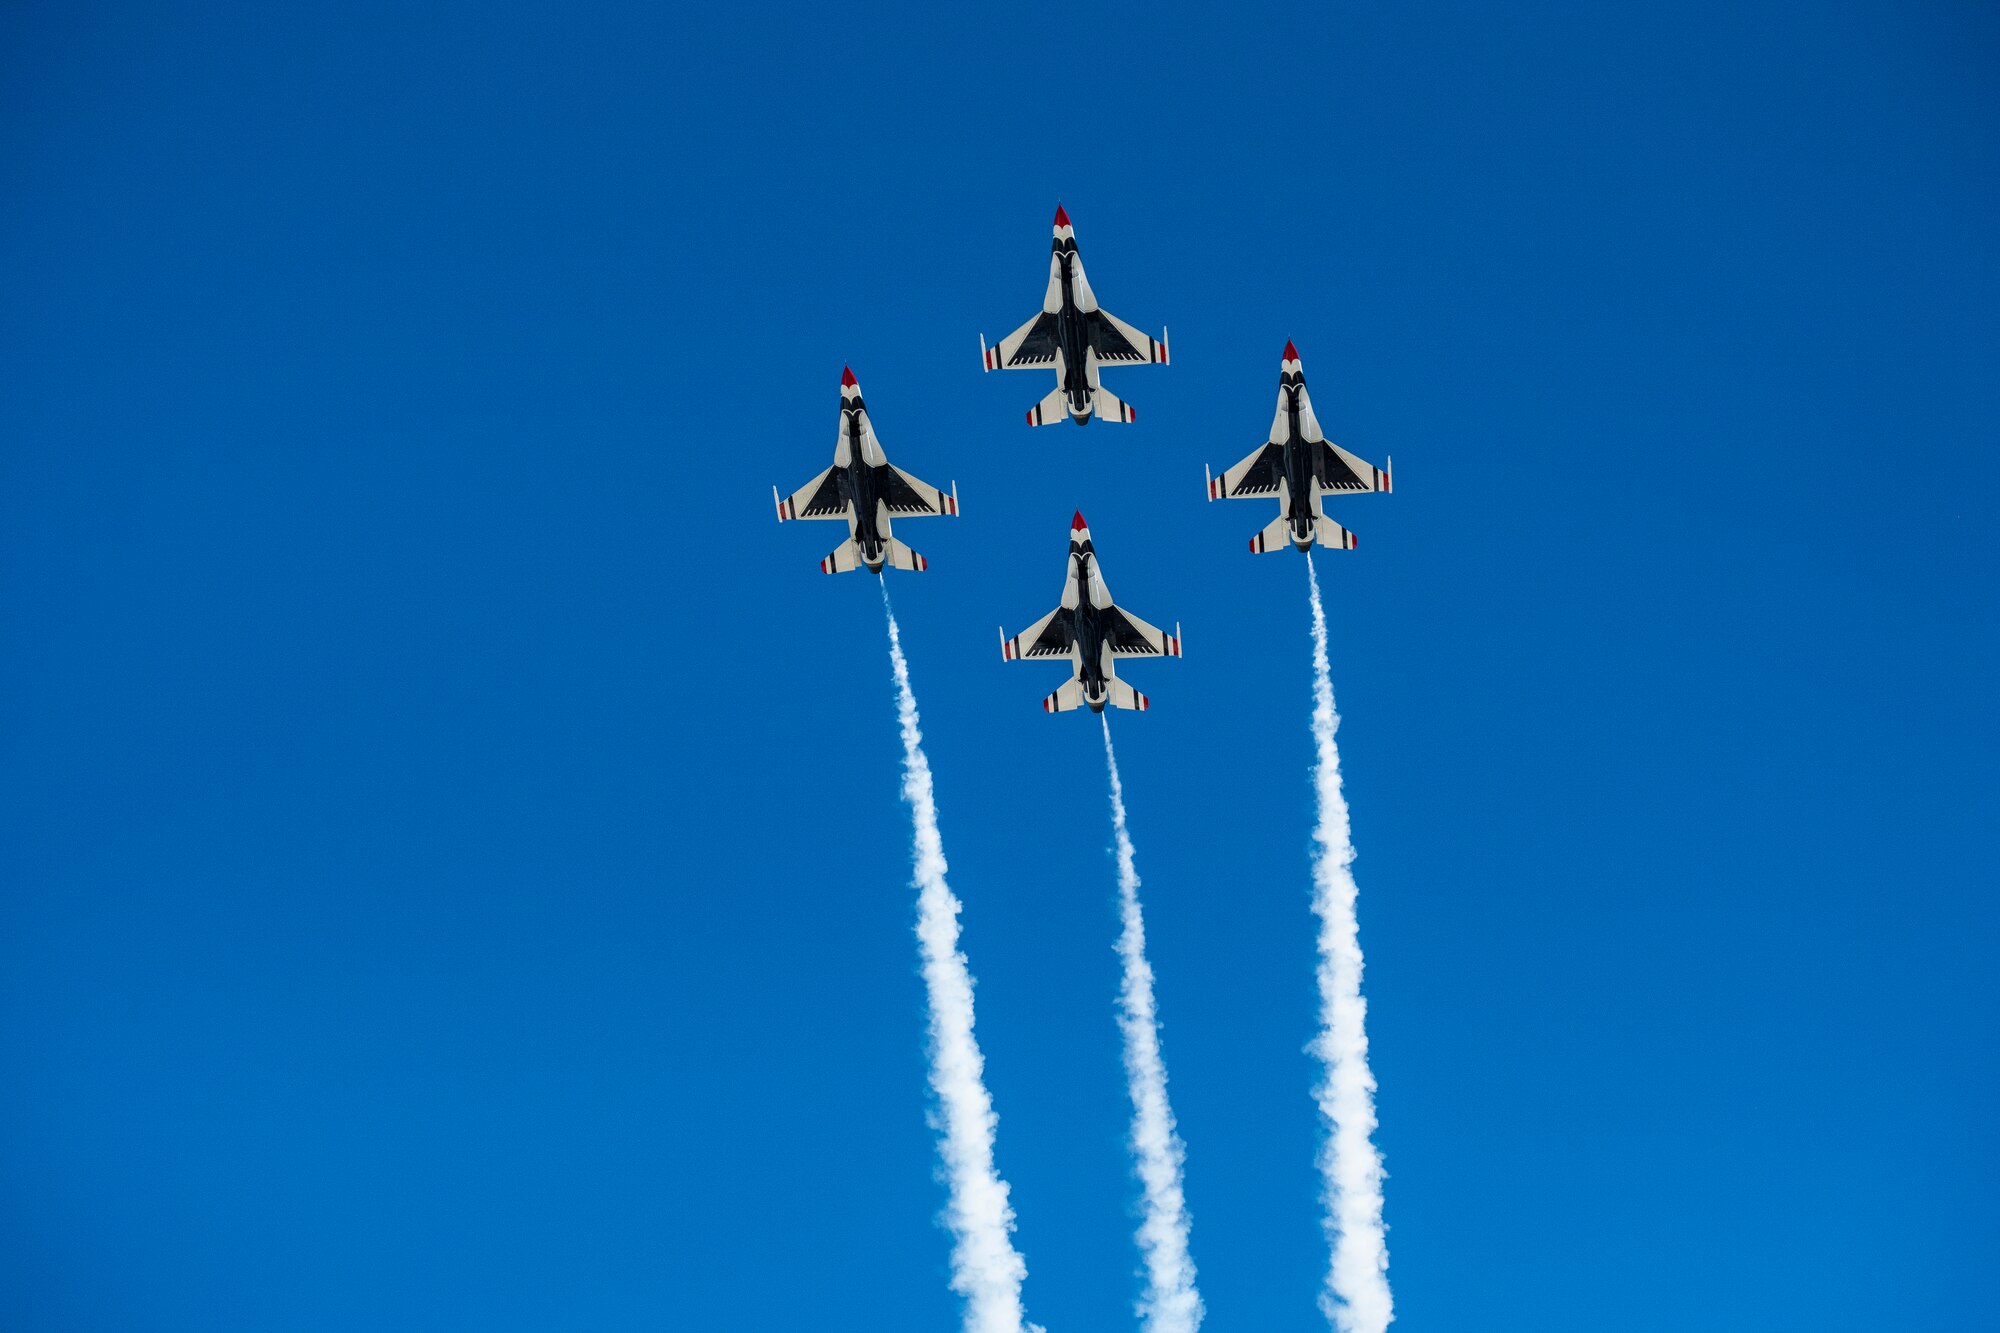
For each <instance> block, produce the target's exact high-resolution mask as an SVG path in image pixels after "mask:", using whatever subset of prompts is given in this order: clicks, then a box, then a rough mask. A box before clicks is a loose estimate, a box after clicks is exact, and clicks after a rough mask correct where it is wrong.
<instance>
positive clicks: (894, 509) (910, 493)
mask: <svg viewBox="0 0 2000 1333" xmlns="http://www.w3.org/2000/svg"><path fill="white" fill-rule="evenodd" d="M875 486H876V493H877V494H878V495H880V496H881V497H882V503H883V504H885V505H887V506H888V507H889V512H890V513H892V514H935V513H936V512H937V508H936V507H935V506H934V505H932V504H931V502H930V501H929V500H926V499H925V498H924V497H923V495H922V494H920V493H919V492H918V491H917V489H916V488H915V487H914V486H912V485H910V483H909V482H908V481H907V480H905V479H904V477H903V474H902V473H900V472H898V471H896V469H895V468H893V467H890V466H889V465H888V464H886V463H885V464H883V465H882V466H881V467H878V468H876V469H875Z"/></svg>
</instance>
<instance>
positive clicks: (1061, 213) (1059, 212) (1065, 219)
mask: <svg viewBox="0 0 2000 1333" xmlns="http://www.w3.org/2000/svg"><path fill="white" fill-rule="evenodd" d="M1056 225H1057V226H1058V227H1067V226H1068V225H1069V213H1068V212H1067V211H1066V210H1065V209H1064V208H1063V206H1062V205H1061V204H1057V205H1056Z"/></svg>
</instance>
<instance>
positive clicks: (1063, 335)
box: [979, 206, 1167, 426]
mask: <svg viewBox="0 0 2000 1333" xmlns="http://www.w3.org/2000/svg"><path fill="white" fill-rule="evenodd" d="M979 358H980V361H981V363H982V364H983V365H984V366H985V367H986V369H988V370H1051V369H1052V370H1054V371H1055V372H1056V387H1055V390H1054V391H1053V392H1052V393H1050V394H1049V395H1048V397H1046V398H1044V399H1042V401H1041V402H1039V403H1036V404H1035V405H1034V406H1033V407H1032V408H1030V409H1029V410H1028V424H1029V425H1030V426H1047V425H1051V424H1053V423H1055V422H1058V421H1061V420H1062V419H1063V417H1064V416H1065V415H1066V416H1068V417H1069V418H1070V419H1071V420H1072V421H1074V422H1076V424H1077V425H1079V426H1083V425H1088V424H1089V423H1090V419H1091V418H1092V417H1093V416H1095V417H1101V418H1103V419H1104V420H1106V421H1131V420H1132V419H1133V417H1134V416H1135V415H1136V414H1135V413H1134V412H1133V411H1132V409H1131V407H1129V406H1128V405H1126V403H1125V402H1124V400H1123V399H1121V398H1119V397H1118V396H1117V395H1116V394H1114V393H1112V392H1111V391H1110V390H1109V389H1107V388H1105V387H1104V386H1103V384H1101V383H1099V381H1098V371H1099V370H1100V369H1101V368H1103V367H1105V366H1145V365H1165V364H1166V362H1167V331H1166V330H1165V329H1161V330H1160V336H1159V337H1158V338H1157V339H1155V338H1153V337H1151V336H1149V335H1147V334H1144V333H1141V332H1140V331H1139V330H1137V329H1135V328H1133V327H1132V326H1131V325H1130V324H1127V323H1126V322H1125V321H1124V320H1122V319H1120V318H1118V317H1117V316H1116V315H1114V314H1112V313H1111V312H1110V311H1108V310H1100V309H1098V306H1097V294H1096V293H1095V292H1092V291H1091V290H1090V279H1088V278H1086V277H1084V275H1083V258H1082V256H1080V255H1078V254H1077V251H1076V229H1075V228H1074V227H1072V226H1070V222H1069V214H1068V213H1066V212H1064V211H1063V210H1062V208H1061V207H1060V206H1058V207H1057V208H1056V224H1055V243H1054V245H1053V246H1052V247H1051V250H1050V253H1049V289H1048V292H1047V294H1045V295H1044V296H1043V297H1042V308H1041V309H1040V310H1039V311H1038V312H1036V314H1035V315H1034V317H1033V318H1032V319H1030V320H1029V321H1028V322H1027V323H1026V324H1023V325H1022V326H1021V327H1020V328H1018V329H1015V330H1014V331H1013V332H1012V333H1010V334H1008V335H1007V336H1006V337H1004V338H1002V339H1001V340H1000V341H999V342H998V343H997V344H995V345H994V346H992V347H988V346H987V345H986V336H985V335H984V334H981V335H980V338H979Z"/></svg>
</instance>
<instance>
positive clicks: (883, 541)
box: [771, 366, 958, 574]
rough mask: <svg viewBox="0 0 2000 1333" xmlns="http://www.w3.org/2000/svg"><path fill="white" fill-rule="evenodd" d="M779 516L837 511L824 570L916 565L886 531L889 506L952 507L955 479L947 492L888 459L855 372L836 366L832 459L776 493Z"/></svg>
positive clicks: (925, 510) (918, 511)
mask: <svg viewBox="0 0 2000 1333" xmlns="http://www.w3.org/2000/svg"><path fill="white" fill-rule="evenodd" d="M771 498H772V499H773V500H775V501H777V505H778V521H779V522H780V523H783V522H784V521H785V520H786V519H791V518H844V519H846V520H847V540H846V541H844V542H842V543H841V544H840V545H838V546H836V547H834V548H833V554H832V555H830V556H828V557H827V558H826V559H824V560H822V561H820V562H819V567H820V572H821V573H824V574H844V573H846V572H847V571H848V570H850V569H857V568H859V567H860V566H862V565H866V566H868V571H869V573H871V574H880V573H881V572H882V566H883V565H885V564H886V565H893V566H895V567H896V568H897V569H914V570H923V569H928V568H929V567H930V562H929V561H928V560H926V559H924V558H923V557H922V556H920V555H918V554H917V553H916V552H915V551H912V550H911V549H910V548H909V547H907V546H905V545H903V543H901V542H899V541H897V540H896V539H895V538H894V537H893V536H891V535H890V533H889V516H890V515H891V514H902V515H922V514H950V515H952V516H953V517H954V518H955V517H957V515H958V483H957V482H953V483H952V484H951V493H950V494H949V495H947V494H946V493H945V492H943V491H941V490H939V489H938V488H937V487H935V486H933V485H931V484H930V483H929V482H923V481H918V480H917V479H916V478H915V477H913V476H911V475H910V474H909V473H907V472H905V471H903V470H902V469H901V468H899V467H892V466H890V464H889V459H888V457H887V456H886V455H885V454H883V452H882V442H881V441H880V440H878V439H876V438H875V428H874V427H873V426H871V425H869V424H868V406H867V404H865V403H863V402H862V401H861V386H860V385H859V384H857V383H855V381H854V372H853V371H851V370H849V369H847V368H846V367H844V366H843V367H842V368H841V371H840V438H839V439H838V440H836V441H835V442H834V446H833V466H832V467H830V468H828V469H827V470H826V471H824V472H822V473H820V474H819V475H818V476H817V477H814V478H813V479H812V480H811V481H809V482H807V483H806V484H805V485H803V486H801V487H800V488H799V489H798V490H796V491H793V492H792V493H791V495H790V496H788V497H784V498H780V497H779V495H778V488H777V487H776V486H773V487H772V488H771Z"/></svg>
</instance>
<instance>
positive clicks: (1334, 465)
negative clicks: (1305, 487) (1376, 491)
mask: <svg viewBox="0 0 2000 1333" xmlns="http://www.w3.org/2000/svg"><path fill="white" fill-rule="evenodd" d="M1313 452H1314V453H1316V454H1317V455H1318V456H1319V457H1318V462H1319V484H1320V485H1322V486H1324V487H1326V489H1328V490H1330V491H1365V490H1368V489H1370V487H1369V485H1368V483H1367V482H1365V481H1363V480H1361V478H1360V477H1358V476H1356V475H1355V472H1354V469H1353V468H1351V467H1349V466H1347V464H1346V463H1345V462H1344V461H1342V459H1341V457H1340V455H1339V454H1337V453H1335V452H1334V451H1333V446H1332V445H1330V444H1327V443H1325V442H1324V441H1322V442H1321V443H1320V444H1319V446H1318V447H1317V448H1316V449H1315V450H1314V451H1313Z"/></svg>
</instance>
